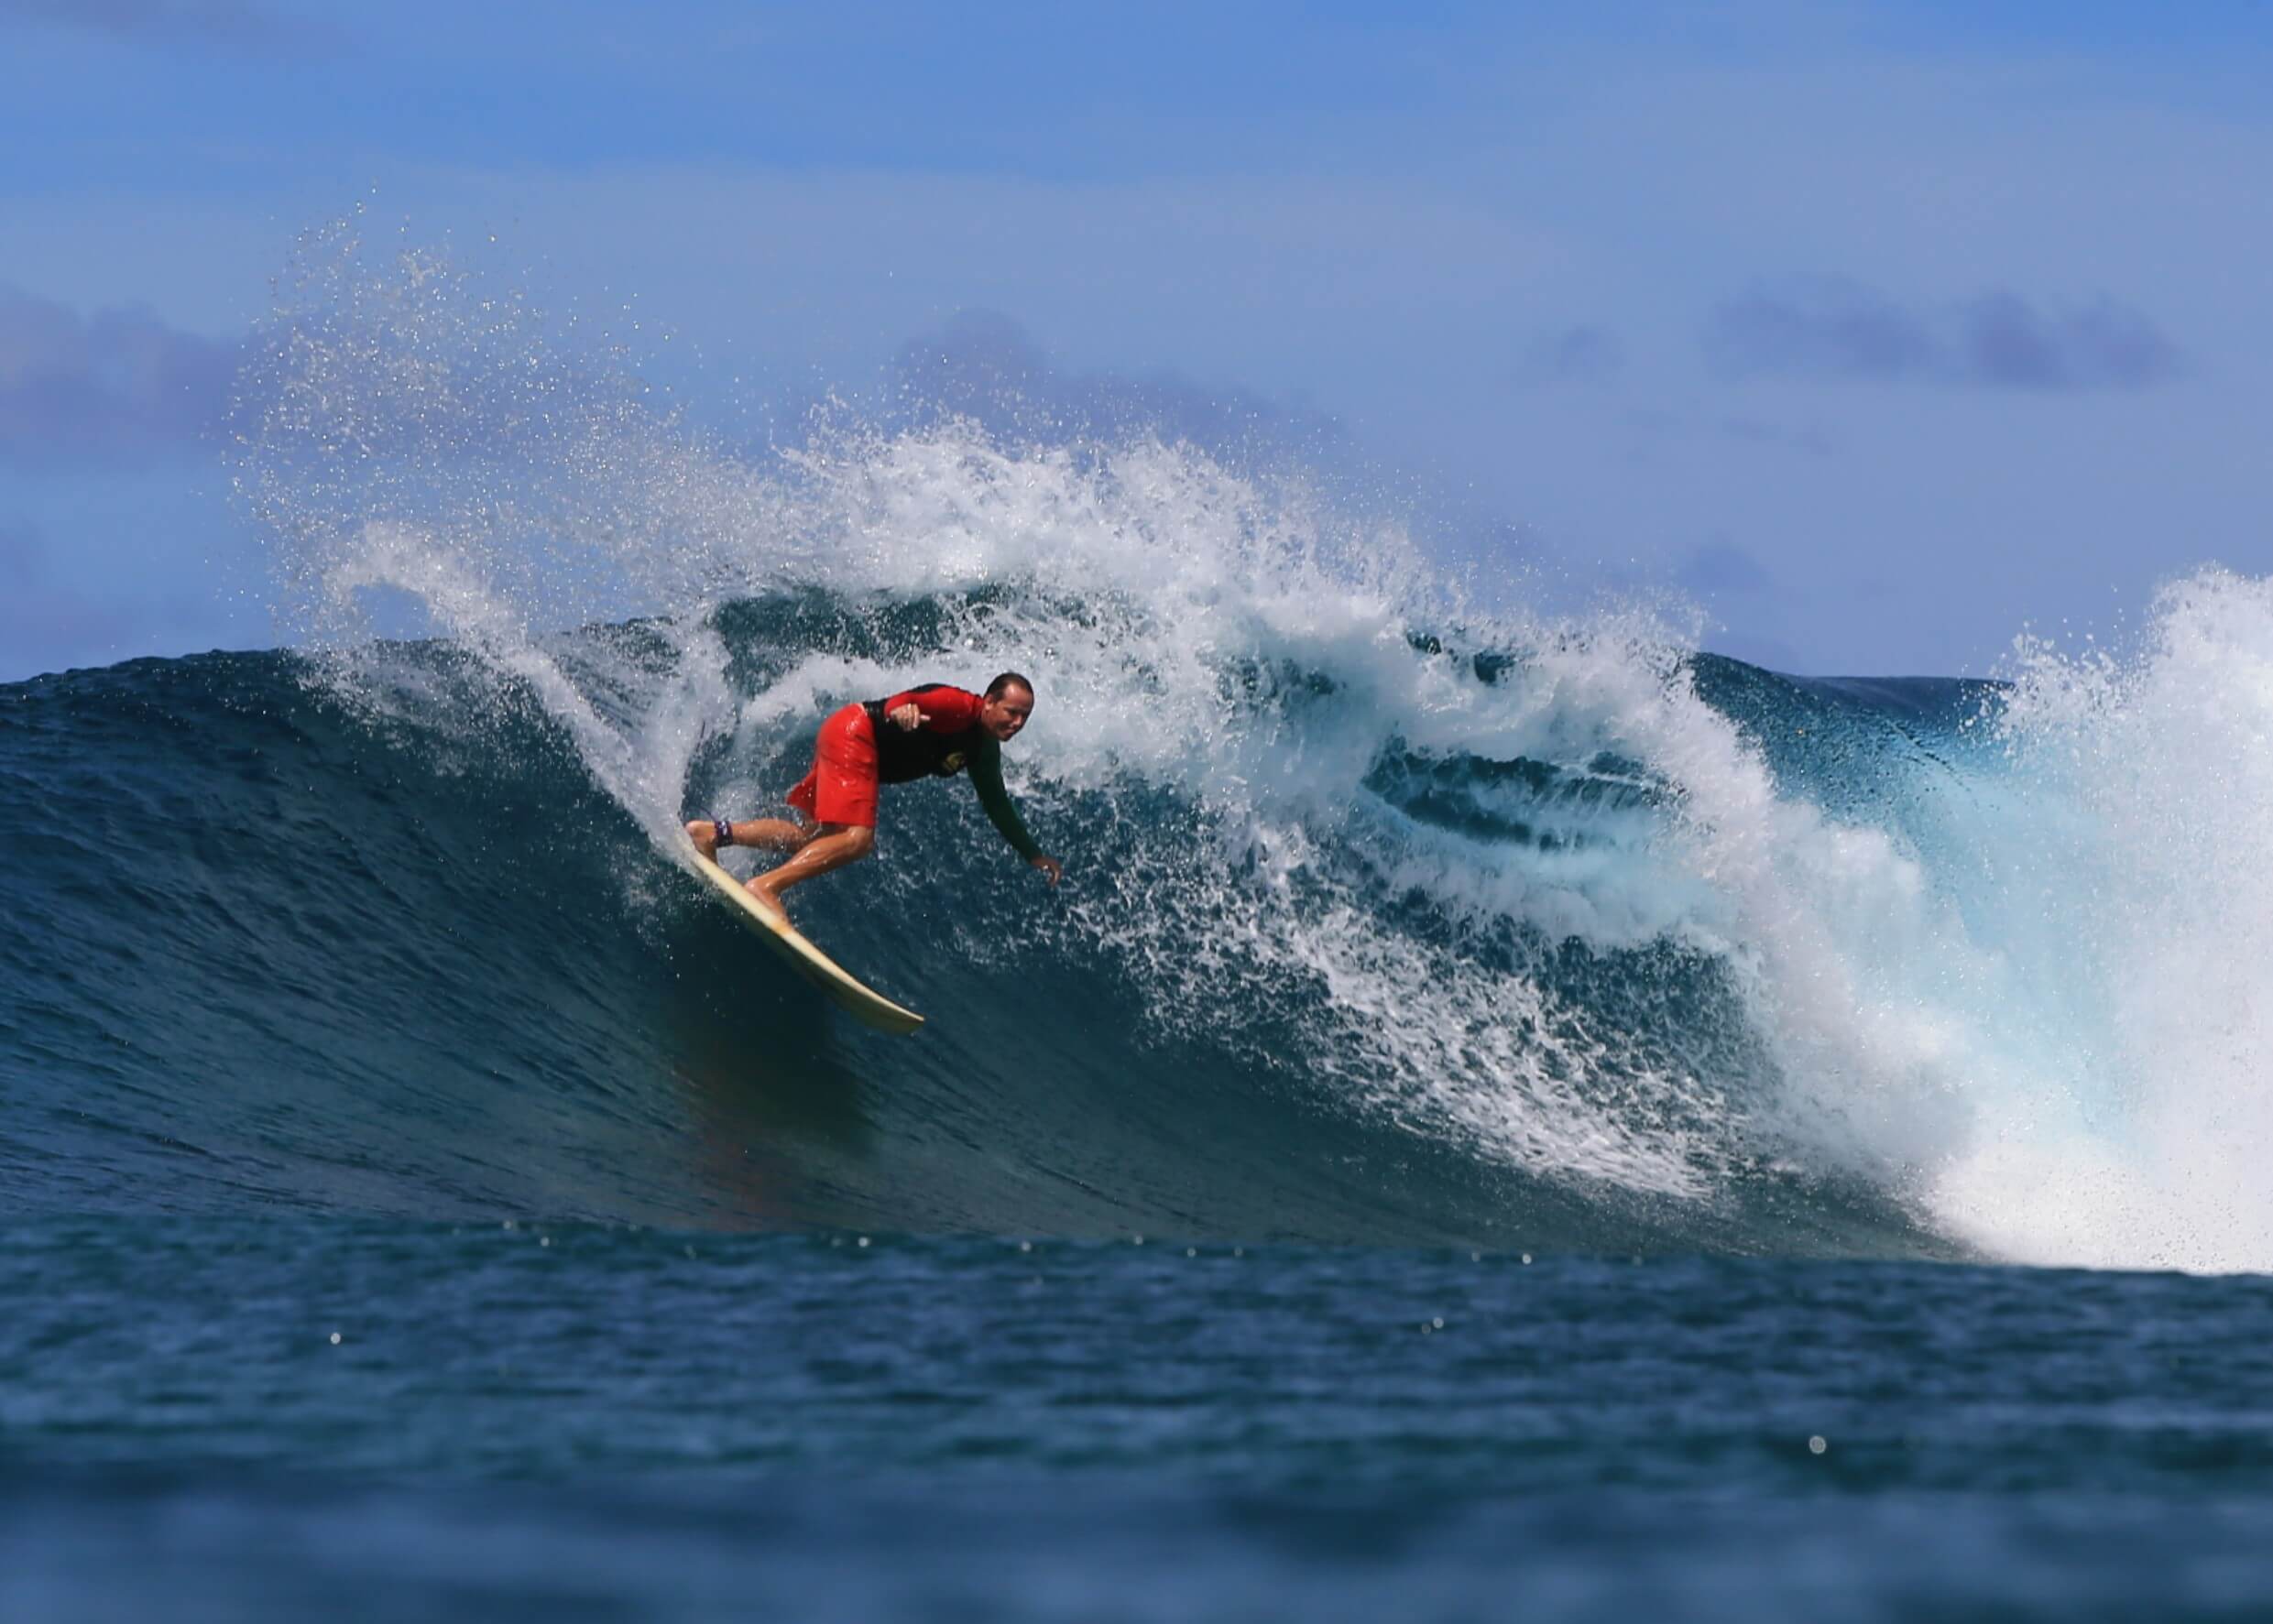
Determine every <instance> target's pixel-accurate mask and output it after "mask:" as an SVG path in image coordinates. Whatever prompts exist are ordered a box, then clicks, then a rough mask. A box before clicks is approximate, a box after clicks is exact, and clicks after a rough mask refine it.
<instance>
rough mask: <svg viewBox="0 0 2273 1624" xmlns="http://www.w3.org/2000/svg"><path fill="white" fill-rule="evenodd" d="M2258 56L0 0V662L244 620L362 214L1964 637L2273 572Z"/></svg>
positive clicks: (1963, 665)
mask: <svg viewBox="0 0 2273 1624" xmlns="http://www.w3.org/2000/svg"><path fill="white" fill-rule="evenodd" d="M2268 68H2273V15H2268V12H2267V11H2266V9H2265V8H2263V7H2261V6H2258V5H2251V4H2245V3H2233V4H2222V3H2219V0H2202V3H2198V4H2193V5H2187V6H2184V7H2143V6H2138V5H2129V4H2124V5H2117V4H2101V3H2098V0H2080V3H2078V0H2071V3H2070V4H2063V5H2053V4H2015V5H1995V4H1981V5H1956V4H1941V3H1939V0H1925V3H1919V0H1907V3H1905V4H1899V5H1894V4H1887V5H1876V4H1843V3H1838V0H1827V3H1824V4H1814V5H1799V4H1780V3H1771V0H1756V3H1743V4H1729V5H1711V4H1690V5H1652V4H1636V5H1600V6H1580V5H1559V6H1524V5H1507V4H1499V5H1483V4H1474V5H1471V4H1431V3H1427V0H1418V3H1414V0H1408V3H1405V4H1401V5H1396V6H1394V7H1392V6H1389V5H1339V4H1328V5H1286V4H1269V3H1258V4H1247V5H1240V4H1224V3H1222V0H1218V3H1216V4H1210V5H1183V4H1177V3H1173V0H1169V3H1154V4H1147V5H1118V4H1109V3H1100V4H1093V5H1081V6H1067V5H1024V4H1006V5H976V6H963V7H938V6H929V5H871V4H860V3H858V0H852V3H840V4H832V5H827V6H820V5H758V4H748V3H743V4H717V5H669V4H658V5H645V6H639V7H626V6H622V5H613V4H610V5H599V4H587V3H584V0H570V3H562V4H553V5H547V6H544V7H541V8H537V7H526V8H525V7H519V6H465V5H452V6H443V5H434V4H430V3H428V0H397V3H396V4H391V5H388V6H386V7H377V6H373V7H357V6H353V5H322V6H318V5H302V4H298V3H290V0H0V681H13V680H16V679H20V678H22V677H24V676H27V675H29V674H31V673H33V672H35V671H40V670H52V669H60V668H64V667H69V666H79V665H91V664H103V663H108V662H110V661H113V660H116V659H126V658H129V657H132V656H136V655H141V654H174V653H180V652H185V651H189V650H191V649H203V648H209V647H215V646H221V647H261V646H267V645H268V644H270V643H272V642H273V641H274V640H275V638H276V636H277V634H276V632H275V631H274V629H273V628H272V627H271V625H270V623H269V620H268V610H267V607H266V605H267V603H268V590H267V585H266V580H265V570H266V566H265V563H264V561H263V556H262V553H261V550H260V547H259V544H258V539H257V537H256V536H255V535H254V534H253V533H252V530H251V526H250V520H249V519H248V518H246V517H245V516H244V515H243V514H241V513H240V512H238V511H237V510H236V509H235V507H233V506H232V504H231V503H230V501H229V499H228V494H227V485H228V481H227V474H226V471H225V469H224V465H223V463H222V457H221V451H220V440H221V435H220V429H219V425H220V423H221V421H222V418H223V414H224V411H225V409H226V405H227V401H228V398H229V396H230V393H231V390H232V387H233V381H232V380H233V379H234V377H235V370H236V367H237V365H238V364H239V361H240V358H241V356H242V354H243V353H244V349H245V345H246V339H247V335H248V333H249V332H251V331H252V329H253V327H254V324H255V323H256V322H258V321H259V320H260V318H261V317H262V315H263V313H264V312H265V311H267V310H268V304H269V299H270V282H271V278H274V277H275V276H277V275H278V274H279V271H280V270H281V269H282V267H284V265H285V263H286V260H287V256H288V255H289V254H290V250H291V245H292V243H293V241H294V239H295V238H296V237H297V236H298V235H299V234H301V233H302V232H303V231H305V230H307V229H309V228H311V227H313V226H316V225H319V224H321V223H323V222H325V221H329V220H333V219H336V218H338V217H340V216H341V215H342V214H343V213H346V212H348V211H350V210H352V209H354V208H355V207H356V206H357V205H358V204H360V205H363V206H364V207H365V208H366V211H367V212H368V213H369V215H370V217H371V218H373V219H375V220H377V219H384V220H385V221H387V222H388V223H391V224H392V227H393V228H394V229H398V230H399V231H401V232H402V233H404V234H406V236H407V237H409V238H410V239H412V240H417V241H430V242H436V243H445V242H468V243H471V242H478V243H481V244H483V245H485V249H484V251H485V252H486V253H489V254H492V255H493V256H501V259H502V262H503V263H506V264H508V265H510V266H512V267H514V274H515V275H516V276H517V277H519V278H525V279H526V281H527V283H528V285H529V287H530V289H531V290H532V291H533V292H534V293H535V294H536V295H537V296H539V297H541V298H542V299H543V300H547V301H550V302H552V303H556V304H559V305H561V306H563V307H566V308H572V309H579V310H588V311H621V310H625V309H627V308H628V309H631V310H635V311H637V312H638V313H639V318H640V320H641V322H642V323H643V324H646V323H651V324H652V325H653V327H654V328H655V329H656V330H657V331H667V332H671V333H672V334H673V335H674V338H675V339H677V340H678V341H679V342H680V343H681V344H682V346H683V352H684V353H690V354H694V355H696V356H699V357H701V365H699V366H697V367H695V368H694V370H693V371H692V372H691V373H690V378H691V379H692V381H691V382H690V383H688V384H687V385H686V387H688V388H689V389H690V390H691V391H692V398H693V399H694V406H695V408H696V409H698V410H708V411H713V412H716V413H718V414H721V415H725V416H730V415H731V414H732V413H734V412H736V411H747V410H748V409H749V404H748V402H749V395H750V393H751V392H752V391H755V392H756V393H758V394H759V395H765V394H768V393H770V394H771V395H772V396H774V397H778V398H780V399H781V400H784V401H789V400H794V399H799V398H811V396H812V395H813V394H814V393H816V392H817V391H819V390H822V389H825V388H827V387H831V386H833V385H841V386H845V387H859V386H861V385H863V384H864V383H867V382H869V381H870V380H873V379H874V378H876V377H877V376H879V374H880V372H883V371H888V370H889V369H891V367H893V366H894V365H903V364H904V361H905V358H906V357H907V356H909V355H911V354H924V353H952V354H954V355H955V356H956V357H957V358H958V360H957V365H960V366H961V367H962V369H963V371H964V373H966V374H968V373H970V372H971V371H972V370H973V369H974V368H976V369H978V370H979V371H983V370H985V368H986V367H987V366H989V365H997V364H999V363H1005V362H1006V361H1007V362H1008V363H1014V364H1015V365H1017V366H1019V367H1021V368H1023V369H1024V370H1025V372H1026V373H1027V375H1028V376H1045V377H1046V378H1047V379H1049V380H1051V387H1052V388H1054V389H1055V391H1057V392H1058V393H1059V394H1062V395H1064V396H1065V397H1067V398H1075V397H1079V398H1105V399H1110V400H1114V401H1119V402H1122V403H1124V404H1125V403H1129V402H1136V403H1139V404H1142V402H1143V401H1146V400H1155V401H1168V402H1171V403H1174V402H1182V403H1184V404H1185V405H1186V406H1187V407H1188V406H1189V405H1190V404H1191V403H1194V402H1208V401H1213V402H1237V403H1246V404H1249V405H1251V406H1253V407H1254V409H1257V410H1259V411H1262V412H1265V413H1269V414H1275V415H1277V416H1278V417H1280V418H1281V419H1283V420H1287V421H1295V422H1303V423H1311V424H1324V425H1328V426H1330V430H1331V432H1330V433H1327V434H1323V435H1320V436H1315V437H1313V443H1314V444H1317V445H1321V446H1324V447H1326V448H1328V449H1327V451H1326V452H1323V453H1322V454H1328V455H1338V454H1346V455H1347V456H1348V457H1350V459H1351V460H1352V462H1353V463H1363V464H1364V465H1365V466H1367V467H1369V468H1377V469H1390V470H1394V471H1396V475H1397V479H1398V481H1399V482H1400V488H1408V489H1411V490H1414V491H1416V492H1419V493H1422V496H1421V497H1420V498H1418V499H1416V503H1415V507H1416V512H1418V513H1421V514H1423V515H1424V517H1423V518H1419V519H1416V523H1418V525H1419V527H1420V529H1422V532H1423V535H1424V539H1425V540H1430V541H1431V542H1432V544H1433V545H1436V546H1437V547H1438V548H1439V549H1440V550H1442V551H1444V552H1445V553H1446V554H1447V555H1448V558H1449V559H1450V560H1451V561H1456V562H1462V561H1465V562H1481V563H1482V564H1484V565H1486V566H1496V565H1499V564H1506V565H1509V566H1510V567H1511V568H1513V569H1515V570H1517V571H1520V572H1523V574H1524V578H1525V579H1528V580H1531V581H1533V582H1535V583H1544V584H1540V585H1538V586H1537V587H1536V588H1535V589H1536V590H1538V591H1540V592H1541V593H1554V594H1563V595H1565V596H1572V597H1585V596H1587V595H1588V594H1610V595H1612V596H1616V595H1618V594H1640V595H1645V596H1655V595H1659V594H1667V593H1673V594H1682V595H1684V596H1685V597H1686V598H1687V599H1688V600H1690V601H1693V602H1694V603H1695V604H1697V605H1699V608H1700V610H1701V612H1702V614H1703V616H1704V624H1705V625H1706V626H1707V627H1708V628H1709V631H1708V636H1707V639H1706V640H1707V644H1708V646H1709V647H1713V648H1716V649H1722V650H1724V651H1726V652H1730V653H1733V654H1736V655H1739V656H1741V657H1743V658H1746V659H1754V660H1756V661H1758V662H1759V663H1762V664H1765V665H1769V666H1771V667H1774V668H1776V669H1778V670H1793V671H1802V672H1824V673H1829V672H1840V673H1868V674H1943V675H1954V674H1988V673H1993V672H1994V670H1997V669H1998V665H1999V662H2000V661H2001V660H2003V659H2005V658H2007V656H2008V654H2009V651H2010V649H2011V646H2012V641H2013V638H2015V636H2016V634H2018V633H2021V632H2023V631H2024V630H2031V631H2034V632H2037V633H2039V634H2048V635H2055V636H2058V635H2067V636H2070V637H2071V638H2081V637H2082V636H2083V635H2085V634H2086V633H2090V634H2093V635H2095V636H2099V637H2103V638H2106V637H2116V636H2120V635H2121V634H2122V631H2123V628H2124V627H2126V626H2134V625H2136V617H2137V616H2139V615H2140V614H2141V613H2142V611H2143V610H2144V609H2145V608H2146V607H2147V605H2148V604H2149V603H2150V601H2151V598H2152V594H2153V593H2154V591H2155V588H2156V586H2157V584H2158V583H2160V582H2163V581H2166V580H2169V579H2171V578H2174V577H2176V576H2179V575H2182V574H2184V573H2186V572H2191V571H2192V570H2194V569H2197V568H2199V567H2201V566H2202V565H2204V564H2208V563H2213V562H2214V563H2218V564H2222V565H2224V566H2225V567H2228V568H2231V569H2235V570H2237V571H2240V572H2245V573H2249V574H2262V573H2265V572H2268V571H2273V524H2268V514H2269V513H2273V459H2268V457H2267V456H2266V454H2265V452H2264V448H2263V445H2262V440H2263V430H2264V427H2265V425H2266V424H2268V421H2273V412H2269V411H2268V408H2273V387H2269V380H2273V301H2268V300H2266V299H2265V297H2264V295H2263V291H2262V290H2263V289H2264V288H2265V287H2266V286H2267V284H2268V269H2269V268H2273V265H2269V263H2268V262H2269V260H2273V191H2268V188H2267V186H2266V185H2265V182H2264V179H2263V178H2264V177H2265V176H2266V175H2268V174H2273V96H2268V94H2267V93H2266V92H2265V89H2264V87H2265V86H2266V85H2267V84H2268V83H2273V77H2268ZM492 238H494V239H495V244H494V246H492V245H490V240H491V239H492ZM729 377H731V378H735V379H739V380H743V381H742V382H741V383H739V384H738V385H737V386H736V387H735V389H733V390H727V388H725V387H723V380H725V379H727V378H729ZM705 380H707V382H706V381H705ZM753 380H754V381H753ZM705 389H709V391H710V393H709V394H708V395H705ZM1187 415H1188V414H1187ZM729 426H730V425H729ZM1445 515H1452V516H1456V517H1455V518H1443V517H1442V516H1445Z"/></svg>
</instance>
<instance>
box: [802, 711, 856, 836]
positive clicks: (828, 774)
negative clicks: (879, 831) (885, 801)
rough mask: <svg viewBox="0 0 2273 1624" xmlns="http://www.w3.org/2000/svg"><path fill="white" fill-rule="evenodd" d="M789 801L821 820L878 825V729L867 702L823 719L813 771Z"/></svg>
mask: <svg viewBox="0 0 2273 1624" xmlns="http://www.w3.org/2000/svg"><path fill="white" fill-rule="evenodd" d="M789 803H790V804H791V805H792V806H793V807H795V808H796V809H797V810H798V811H799V812H803V813H804V814H805V816H807V817H809V818H811V819H813V820H814V822H815V823H843V824H847V825H848V826H850V827H852V828H856V829H873V828H875V827H876V729H875V727H874V726H873V725H871V724H870V723H869V713H868V707H866V706H865V705H847V706H846V707H845V708H844V709H843V710H841V711H838V712H836V713H835V714H832V715H831V716H830V717H829V719H828V720H827V721H825V722H824V723H822V724H821V736H820V737H819V738H817V739H815V740H814V745H813V770H812V771H811V772H809V773H807V774H806V775H805V776H804V777H803V778H802V779H799V780H798V782H797V787H796V788H795V789H794V790H791V791H790V792H789Z"/></svg>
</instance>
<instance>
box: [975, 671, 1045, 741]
mask: <svg viewBox="0 0 2273 1624" xmlns="http://www.w3.org/2000/svg"><path fill="white" fill-rule="evenodd" d="M1033 711H1034V685H1033V683H1032V682H1029V681H1026V679H1025V678H1023V677H1022V676H1020V675H1019V674H1018V673H1017V672H1016V671H1004V672H1003V673H1002V674H1001V675H1000V676H999V677H997V678H996V679H995V680H994V681H991V682H989V683H988V684H987V692H986V695H985V703H983V704H981V705H980V707H979V711H978V725H979V726H981V727H983V728H985V729H986V730H987V731H988V732H989V733H990V734H992V735H993V736H995V737H996V738H997V739H998V740H1000V742H1001V743H1003V744H1008V743H1010V741H1011V739H1012V738H1013V737H1015V736H1016V735H1017V733H1018V730H1019V729H1020V728H1022V727H1023V726H1025V725H1026V718H1027V717H1029V716H1031V715H1033Z"/></svg>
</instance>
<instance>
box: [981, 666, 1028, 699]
mask: <svg viewBox="0 0 2273 1624" xmlns="http://www.w3.org/2000/svg"><path fill="white" fill-rule="evenodd" d="M1005 688H1023V689H1024V690H1025V691H1026V692H1029V693H1032V692H1033V691H1034V685H1033V683H1032V682H1030V681H1027V680H1026V679H1025V678H1024V677H1022V676H1021V675H1020V674H1019V673H1018V672H1016V671H1004V672H1003V673H1002V674H1001V675H1000V676H999V677H997V678H996V679H995V680H994V681H991V682H989V683H988V684H987V697H988V698H989V699H1000V698H1001V697H1002V691H1003V690H1004V689H1005Z"/></svg>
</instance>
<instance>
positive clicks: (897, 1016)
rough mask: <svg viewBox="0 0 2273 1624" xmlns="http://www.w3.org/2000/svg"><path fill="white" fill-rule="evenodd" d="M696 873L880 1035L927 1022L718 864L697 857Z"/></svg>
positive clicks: (779, 950) (831, 996)
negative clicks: (863, 979) (858, 975)
mask: <svg viewBox="0 0 2273 1624" xmlns="http://www.w3.org/2000/svg"><path fill="white" fill-rule="evenodd" d="M694 871H695V872H696V873H697V874H699V875H701V876H702V877H703V878H704V879H705V881H706V882H708V883H709V884H710V885H712V886H714V887H716V888H717V890H718V893H719V894H720V895H721V896H723V897H725V898H726V899H727V900H728V901H729V902H731V903H733V904H734V906H735V909H736V910H737V911H738V912H739V913H740V914H741V916H742V918H743V920H744V921H745V922H747V923H748V924H749V928H750V929H751V930H753V931H755V932H758V934H759V935H760V936H761V937H763V938H764V939H765V940H766V941H767V942H769V943H771V944H772V946H773V950H774V951H775V952H776V953H778V954H781V956H782V957H783V958H785V959H787V960H788V961H789V962H790V965H791V966H792V968H793V969H795V970H796V971H797V972H798V974H800V975H803V976H804V978H805V979H806V980H808V981H810V982H812V983H813V985H814V986H817V987H819V988H820V989H821V990H822V991H823V992H825V993H826V994H827V995H828V997H829V1001H830V1002H831V1003H833V1004H835V1005H836V1007H837V1008H839V1009H842V1010H843V1011H845V1013H846V1014H847V1015H849V1016H851V1017H852V1018H853V1019H856V1020H858V1021H860V1022H861V1023H863V1024H864V1025H867V1026H872V1027H874V1028H875V1029H876V1030H878V1031H880V1032H912V1031H913V1030H915V1029H916V1028H917V1027H919V1026H922V1025H923V1017H922V1016H921V1015H918V1014H917V1013H916V1012H915V1011H914V1010H912V1009H902V1008H901V1007H900V1006H899V1005H897V1004H895V1003H893V1002H892V1001H891V999H890V998H888V997H884V995H883V994H881V993H880V992H876V991H873V990H872V989H870V988H869V987H866V986H862V985H861V984H860V983H859V982H858V981H856V980H855V979H853V977H852V976H851V975H849V974H847V972H846V970H845V968H844V966H843V965H839V964H838V963H837V962H836V960H835V959H833V958H831V957H829V955H828V954H825V953H823V952H822V951H821V950H820V949H819V948H817V947H815V946H814V944H813V943H810V942H808V941H806V940H805V939H804V938H803V936H801V935H799V934H798V933H797V928H796V927H795V926H794V925H792V924H791V923H790V922H789V921H786V920H783V919H778V918H776V917H775V916H774V915H772V914H770V913H768V912H767V911H766V910H764V909H763V908H761V907H759V904H758V899H757V898H755V897H753V896H751V895H750V894H749V892H748V891H747V890H745V889H743V888H742V882H741V881H740V880H738V879H736V878H735V877H734V876H732V875H731V874H728V873H727V871H726V870H725V869H723V868H721V867H719V866H718V865H717V864H716V863H714V862H712V861H710V860H709V859H708V858H705V857H702V856H699V855H698V856H697V857H696V860H695V864H694Z"/></svg>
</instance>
